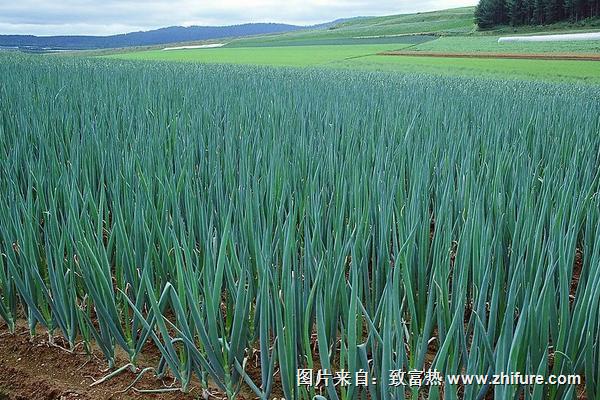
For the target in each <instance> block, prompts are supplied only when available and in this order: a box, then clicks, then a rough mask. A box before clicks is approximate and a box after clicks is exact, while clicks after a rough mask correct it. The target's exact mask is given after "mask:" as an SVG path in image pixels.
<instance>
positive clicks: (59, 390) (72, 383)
mask: <svg viewBox="0 0 600 400" xmlns="http://www.w3.org/2000/svg"><path fill="white" fill-rule="evenodd" d="M39 332H40V334H39V335H36V336H35V337H34V338H30V336H29V331H28V329H27V328H26V327H25V326H23V325H20V326H19V327H18V328H17V332H16V333H15V334H10V333H8V331H7V329H6V326H5V325H3V324H2V323H0V400H5V399H7V400H8V399H10V400H54V399H56V400H104V399H106V400H108V399H110V400H125V399H128V400H129V399H165V400H191V399H197V398H200V399H202V398H203V390H202V388H201V387H200V386H199V385H198V384H197V382H194V383H192V385H191V391H190V392H189V393H187V394H185V393H182V392H171V393H161V394H148V393H137V392H136V391H134V390H133V389H130V390H129V391H127V392H126V393H119V392H120V391H123V390H125V389H126V388H127V387H128V386H129V385H130V384H131V383H132V382H133V380H134V379H135V378H136V374H134V373H132V372H130V371H126V372H123V373H121V374H119V375H117V376H115V377H114V378H111V379H110V380H108V381H106V382H104V383H101V384H99V385H96V386H92V387H90V384H91V383H93V379H96V380H97V379H100V378H102V377H103V376H105V375H107V374H108V373H109V371H106V370H105V369H106V363H105V362H104V361H103V360H102V359H101V355H100V354H98V358H97V357H89V356H88V355H86V354H84V353H83V352H82V351H81V346H79V347H78V348H77V349H76V351H75V352H74V353H69V352H67V351H65V350H62V349H60V348H57V347H55V346H51V345H49V344H48V336H47V334H46V333H45V332H44V333H42V330H41V329H39ZM157 361H158V360H149V359H145V360H143V361H142V360H140V367H147V366H156V363H157ZM118 363H119V365H118V366H117V367H120V366H121V365H125V364H127V360H126V359H125V358H123V359H121V358H119V360H118ZM171 384H173V380H172V379H165V380H159V379H157V378H156V377H154V376H153V374H152V373H147V374H145V375H144V377H143V378H142V379H141V380H140V381H139V382H138V383H137V384H136V385H135V387H136V388H137V389H163V388H165V387H166V386H168V385H171ZM174 387H176V386H174ZM211 393H214V390H211ZM214 394H215V396H216V397H210V398H211V399H217V398H222V397H223V396H222V395H218V394H216V393H214Z"/></svg>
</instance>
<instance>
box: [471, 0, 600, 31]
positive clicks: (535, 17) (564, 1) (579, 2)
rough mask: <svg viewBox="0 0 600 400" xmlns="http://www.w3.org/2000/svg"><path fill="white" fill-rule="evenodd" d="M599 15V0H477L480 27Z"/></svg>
mask: <svg viewBox="0 0 600 400" xmlns="http://www.w3.org/2000/svg"><path fill="white" fill-rule="evenodd" d="M590 17H600V0H479V5H478V6H477V8H476V9H475V20H476V21H477V25H479V27H480V28H491V27H493V26H495V25H509V24H510V25H513V26H518V25H543V24H551V23H553V22H559V21H573V22H575V21H580V20H582V19H586V18H590Z"/></svg>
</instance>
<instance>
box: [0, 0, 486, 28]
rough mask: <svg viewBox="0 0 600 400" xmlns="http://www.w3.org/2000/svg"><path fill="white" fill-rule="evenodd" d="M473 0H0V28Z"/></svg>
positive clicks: (133, 24)
mask: <svg viewBox="0 0 600 400" xmlns="http://www.w3.org/2000/svg"><path fill="white" fill-rule="evenodd" d="M476 2H477V0H438V1H436V0H424V1H419V2H416V1H413V0H395V1H394V0H380V1H374V0H371V1H367V0H346V1H340V0H287V1H281V0H252V1H248V0H247V1H244V0H219V1H214V0H212V1H198V0H172V1H169V0H105V1H103V2H102V3H100V2H97V1H93V0H63V1H59V0H20V1H14V2H13V1H2V2H0V34H35V35H60V34H67V35H72V34H84V35H109V34H114V33H123V32H131V31H137V30H148V29H155V28H159V27H164V26H172V25H186V26H187V25H231V24H239V23H246V22H281V23H291V24H301V25H308V24H315V23H320V22H325V21H330V20H333V19H336V18H344V17H353V16H364V15H388V14H400V13H408V12H415V11H430V10H438V9H444V8H452V7H459V6H465V5H474V4H476Z"/></svg>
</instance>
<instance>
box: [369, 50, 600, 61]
mask: <svg viewBox="0 0 600 400" xmlns="http://www.w3.org/2000/svg"><path fill="white" fill-rule="evenodd" d="M378 55H382V56H409V57H440V58H506V59H513V60H571V61H600V54H563V53H556V54H552V53H544V54H534V53H529V54H527V53H525V54H519V53H490V52H477V53H440V52H432V51H402V50H399V51H385V52H382V53H378Z"/></svg>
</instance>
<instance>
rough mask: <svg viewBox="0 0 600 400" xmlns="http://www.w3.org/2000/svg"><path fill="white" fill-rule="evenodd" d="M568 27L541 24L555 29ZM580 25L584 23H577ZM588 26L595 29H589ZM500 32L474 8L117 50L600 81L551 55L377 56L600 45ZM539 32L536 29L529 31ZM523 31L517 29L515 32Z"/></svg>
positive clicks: (588, 66)
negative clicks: (189, 46)
mask: <svg viewBox="0 0 600 400" xmlns="http://www.w3.org/2000/svg"><path fill="white" fill-rule="evenodd" d="M554 28H557V29H563V30H564V29H569V25H565V24H562V25H558V24H557V25H556V26H555V27H553V26H550V27H546V29H547V30H550V31H552V30H553V29H554ZM575 28H577V29H583V28H584V27H583V26H579V25H578V26H577V27H575ZM592 29H593V27H592ZM505 30H506V29H505V28H499V29H498V32H494V31H487V32H477V31H475V29H474V25H473V8H472V7H463V8H457V9H450V10H442V11H435V12H427V13H416V14H407V15H392V16H385V17H369V18H357V19H352V20H349V21H346V22H343V23H339V24H337V25H334V26H332V27H330V28H328V29H312V30H305V31H296V32H290V33H283V34H275V35H264V36H257V37H249V38H241V39H233V40H229V41H226V45H225V46H224V47H222V48H216V49H193V50H177V51H161V50H160V49H152V50H144V51H139V50H138V51H131V52H119V53H115V54H111V55H109V56H108V57H111V58H117V59H124V60H153V61H181V62H197V63H211V64H247V65H268V66H287V67H327V68H343V69H348V68H349V69H362V70H381V71H396V72H400V73H427V74H435V75H451V76H469V77H491V78H512V79H524V80H531V79H537V80H544V81H566V82H580V83H600V63H597V62H589V61H554V60H551V61H550V60H506V59H504V60H494V59H460V58H444V59H441V58H425V57H418V58H417V57H389V56H380V55H377V54H378V53H380V52H384V51H391V50H410V51H429V52H442V53H461V52H498V53H587V54H589V53H592V54H597V53H600V43H599V42H597V41H596V42H573V43H534V44H532V43H510V44H508V43H505V44H499V43H498V37H499V36H498V33H499V32H501V33H506V34H508V33H509V32H504V31H505ZM532 30H539V29H532ZM521 31H522V29H521V30H520V33H523V32H521Z"/></svg>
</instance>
